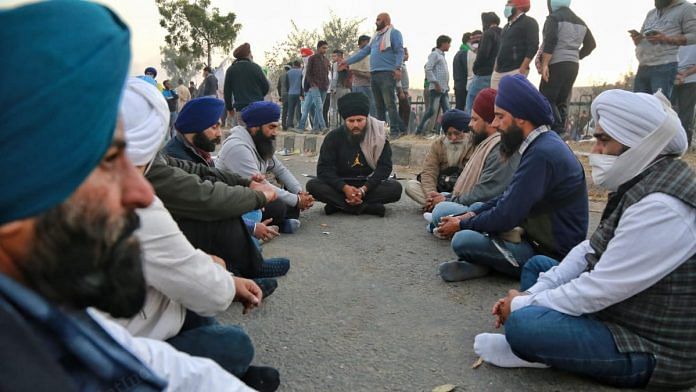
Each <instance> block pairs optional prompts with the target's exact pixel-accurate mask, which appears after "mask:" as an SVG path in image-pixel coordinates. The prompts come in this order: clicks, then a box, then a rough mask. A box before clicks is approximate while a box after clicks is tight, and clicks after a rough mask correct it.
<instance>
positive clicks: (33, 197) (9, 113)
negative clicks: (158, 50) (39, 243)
mask: <svg viewBox="0 0 696 392" xmlns="http://www.w3.org/2000/svg"><path fill="white" fill-rule="evenodd" d="M0 26H2V27H1V28H0V52H1V53H3V55H2V56H0V69H1V70H2V73H0V86H2V90H3V93H2V94H0V108H2V110H0V189H2V191H0V224H3V223H7V222H11V221H14V220H18V219H23V218H29V217H32V216H36V215H38V214H40V213H42V212H44V211H46V210H48V209H50V208H52V207H54V206H56V205H58V204H60V203H62V202H63V201H64V200H65V199H67V198H68V197H69V196H70V195H71V194H72V193H73V192H74V191H75V190H76V189H77V188H78V187H79V186H80V184H82V182H84V180H85V179H86V178H87V176H89V174H90V173H92V171H93V170H94V168H95V167H96V166H97V165H98V164H99V162H100V161H101V159H102V157H103V156H104V154H105V153H106V150H107V149H108V148H109V146H110V145H111V142H112V138H113V134H114V130H115V128H116V118H117V114H118V106H119V100H120V97H121V92H122V90H123V86H124V82H125V80H126V73H127V72H128V65H129V63H130V33H129V31H128V28H127V27H126V25H125V24H124V23H123V22H122V21H121V20H120V19H118V17H117V16H116V15H115V14H114V13H112V12H111V11H110V10H109V9H107V8H106V7H104V6H101V5H97V4H93V3H88V2H82V1H47V2H41V3H35V4H30V5H27V6H23V7H18V8H14V9H10V10H6V11H0ZM86 32H88V33H86Z"/></svg>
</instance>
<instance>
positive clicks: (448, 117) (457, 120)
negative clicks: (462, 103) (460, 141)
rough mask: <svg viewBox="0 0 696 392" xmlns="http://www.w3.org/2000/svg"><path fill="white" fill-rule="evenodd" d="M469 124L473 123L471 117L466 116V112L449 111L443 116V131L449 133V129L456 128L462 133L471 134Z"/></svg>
mask: <svg viewBox="0 0 696 392" xmlns="http://www.w3.org/2000/svg"><path fill="white" fill-rule="evenodd" d="M469 122H471V116H469V115H468V114H466V112H465V111H463V110H459V109H452V110H448V111H447V112H445V114H443V115H442V130H443V131H444V132H447V130H448V129H450V128H454V129H456V130H458V131H460V132H469Z"/></svg>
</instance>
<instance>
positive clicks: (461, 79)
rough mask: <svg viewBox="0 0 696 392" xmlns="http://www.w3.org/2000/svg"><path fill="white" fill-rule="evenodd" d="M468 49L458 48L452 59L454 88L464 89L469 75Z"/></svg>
mask: <svg viewBox="0 0 696 392" xmlns="http://www.w3.org/2000/svg"><path fill="white" fill-rule="evenodd" d="M468 54H469V50H468V49H459V51H458V52H457V54H455V55H454V60H453V61H452V77H453V78H454V89H455V90H466V82H467V79H468V77H469V64H468V63H469V61H468Z"/></svg>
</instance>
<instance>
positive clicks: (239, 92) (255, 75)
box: [224, 59, 270, 111]
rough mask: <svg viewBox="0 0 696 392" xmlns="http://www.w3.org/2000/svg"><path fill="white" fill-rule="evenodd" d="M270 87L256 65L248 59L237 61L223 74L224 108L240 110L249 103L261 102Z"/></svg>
mask: <svg viewBox="0 0 696 392" xmlns="http://www.w3.org/2000/svg"><path fill="white" fill-rule="evenodd" d="M269 89H270V86H269V84H268V79H266V75H264V73H263V70H262V69H261V67H259V65H258V64H256V63H254V62H252V61H251V60H249V59H237V60H235V61H234V63H232V65H230V67H229V68H227V72H225V90H224V95H225V107H226V108H227V110H232V109H234V110H237V111H239V110H242V109H244V108H245V107H247V106H248V105H249V104H250V103H252V102H256V101H263V98H264V97H265V96H266V94H268V90H269Z"/></svg>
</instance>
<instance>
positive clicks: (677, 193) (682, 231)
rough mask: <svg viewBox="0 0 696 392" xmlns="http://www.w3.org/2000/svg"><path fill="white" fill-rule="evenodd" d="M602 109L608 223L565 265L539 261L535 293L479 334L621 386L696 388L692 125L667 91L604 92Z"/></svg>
mask: <svg viewBox="0 0 696 392" xmlns="http://www.w3.org/2000/svg"><path fill="white" fill-rule="evenodd" d="M592 117H593V118H594V120H595V122H596V124H597V127H596V129H595V132H596V133H595V138H596V139H597V141H596V142H595V146H594V148H593V150H592V154H591V155H590V164H591V166H592V177H593V179H594V181H595V183H596V184H597V185H599V186H602V187H604V188H607V189H608V190H609V191H610V192H611V193H610V194H609V202H608V203H607V206H606V208H605V210H604V213H603V214H602V221H601V223H600V225H599V227H598V228H597V230H596V231H595V233H594V234H593V235H592V237H591V239H590V240H588V241H584V242H582V243H581V244H580V245H578V246H576V247H575V248H574V249H573V250H572V251H571V252H570V253H569V254H568V256H567V257H566V258H564V259H563V262H562V263H560V264H558V262H557V261H555V260H553V259H550V258H547V257H535V258H533V259H532V260H530V261H529V262H528V263H527V264H526V265H525V267H524V270H523V272H522V279H521V289H522V291H524V292H523V293H520V292H518V291H516V290H511V291H510V292H509V294H508V296H507V298H504V299H501V300H499V301H498V302H497V303H496V304H495V306H494V307H493V313H494V315H496V317H497V324H498V325H500V324H505V335H500V334H481V335H478V336H477V337H476V341H475V343H474V349H475V351H476V352H477V353H478V354H479V355H480V356H481V357H482V358H483V359H484V360H485V361H487V362H490V363H492V364H494V365H498V366H502V367H527V366H535V367H538V366H551V367H555V368H558V369H563V370H566V371H570V372H573V373H577V374H580V375H583V376H586V377H590V378H592V379H595V380H597V381H600V382H602V383H606V384H610V385H613V386H616V387H623V388H640V387H649V388H651V389H660V390H676V389H687V388H690V387H693V386H694V385H696V312H694V309H695V308H696V173H694V171H693V169H690V168H689V166H688V164H687V163H685V162H684V161H682V160H680V159H679V156H681V155H683V154H684V153H685V151H686V148H687V143H686V135H685V133H684V129H683V128H682V126H681V124H680V122H679V118H678V116H677V114H676V113H675V112H674V111H673V110H672V109H671V107H670V104H669V101H668V100H667V99H666V98H665V97H664V96H663V95H662V94H661V93H658V94H656V95H655V96H651V95H648V94H635V93H630V92H627V91H622V90H610V91H607V92H604V93H602V94H601V95H600V96H599V97H597V98H596V99H595V101H594V102H593V103H592ZM528 361H529V362H528Z"/></svg>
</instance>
